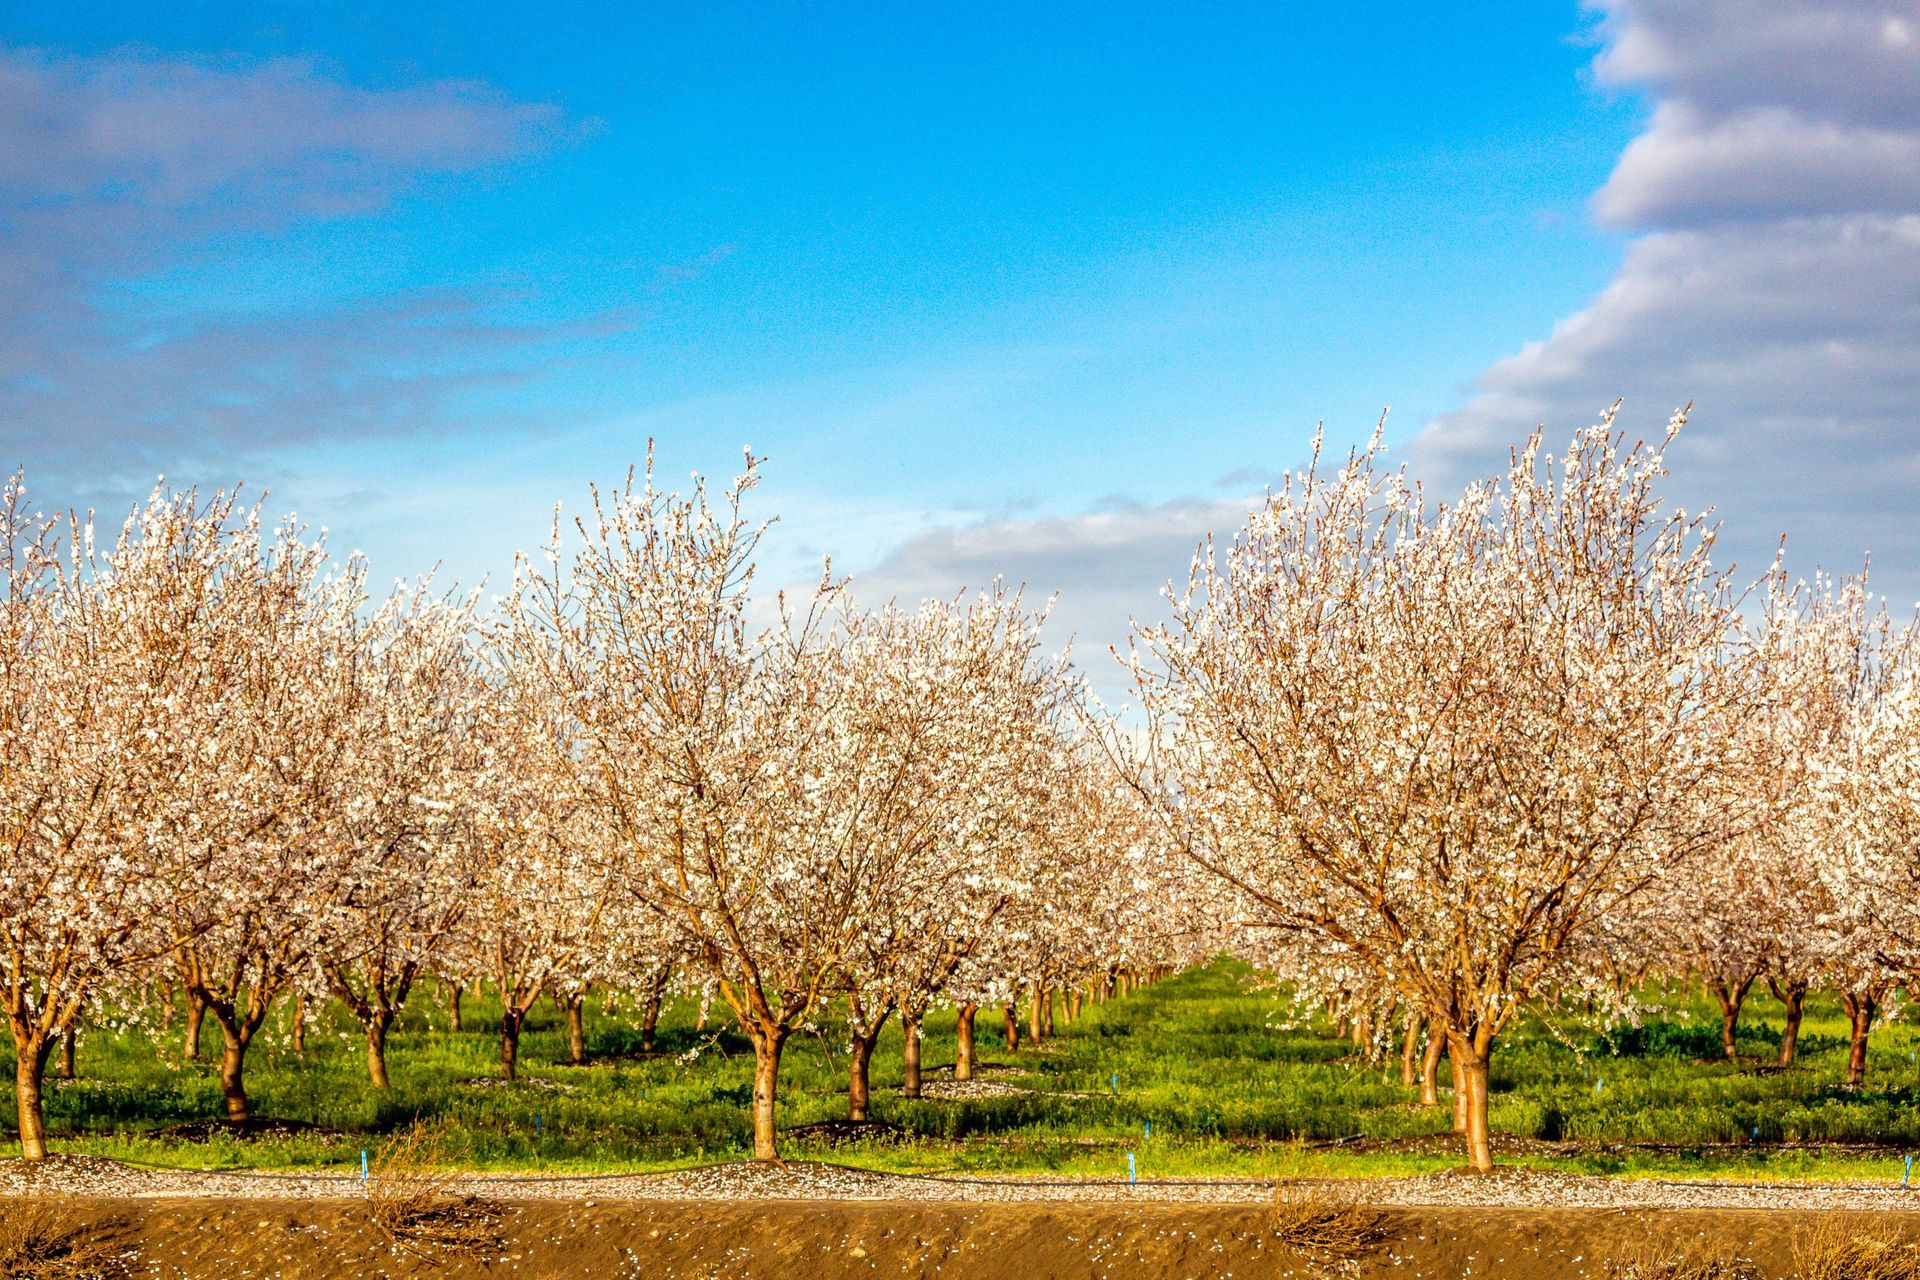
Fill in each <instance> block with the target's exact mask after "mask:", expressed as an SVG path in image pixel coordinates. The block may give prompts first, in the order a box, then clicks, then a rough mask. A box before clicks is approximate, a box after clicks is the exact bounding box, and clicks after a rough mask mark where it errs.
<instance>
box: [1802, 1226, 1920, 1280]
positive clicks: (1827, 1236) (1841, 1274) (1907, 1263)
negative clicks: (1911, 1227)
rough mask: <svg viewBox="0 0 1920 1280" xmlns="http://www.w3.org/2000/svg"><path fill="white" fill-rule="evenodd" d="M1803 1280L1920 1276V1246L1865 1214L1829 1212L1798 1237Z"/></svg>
mask: <svg viewBox="0 0 1920 1280" xmlns="http://www.w3.org/2000/svg"><path fill="white" fill-rule="evenodd" d="M1793 1267H1794V1270H1793V1274H1794V1276H1795V1277H1796V1278H1797V1280H1920V1245H1916V1244H1915V1243H1914V1242H1913V1241H1911V1240H1909V1239H1907V1238H1906V1237H1905V1236H1904V1235H1902V1234H1901V1233H1899V1232H1897V1231H1890V1230H1888V1229H1886V1228H1884V1227H1876V1226H1875V1225H1873V1219H1871V1218H1867V1217H1863V1216H1861V1215H1859V1214H1850V1213H1823V1214H1821V1215H1820V1216H1819V1217H1817V1218H1815V1219H1814V1221H1813V1225H1812V1226H1810V1227H1808V1228H1806V1229H1805V1230H1804V1231H1801V1232H1799V1233H1797V1234H1796V1235H1795V1236H1794V1239H1793Z"/></svg>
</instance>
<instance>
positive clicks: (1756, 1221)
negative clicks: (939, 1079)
mask: <svg viewBox="0 0 1920 1280" xmlns="http://www.w3.org/2000/svg"><path fill="white" fill-rule="evenodd" d="M1303 1185H1308V1186H1311V1187H1312V1188H1315V1189H1318V1190H1324V1189H1326V1188H1329V1187H1333V1186H1336V1185H1339V1186H1341V1187H1343V1188H1344V1190H1345V1192H1346V1193H1347V1194H1349V1195H1353V1196H1354V1197H1355V1198H1357V1199H1359V1200H1361V1201H1363V1202H1365V1203H1367V1204H1369V1205H1373V1206H1377V1207H1378V1208H1379V1210H1380V1211H1381V1213H1382V1214H1383V1215H1384V1217H1383V1219H1382V1223H1381V1225H1382V1226H1383V1228H1384V1236H1383V1238H1382V1239H1381V1240H1380V1241H1379V1242H1378V1243H1377V1244H1375V1245H1373V1246H1372V1247H1371V1248H1369V1249H1367V1250H1365V1251H1364V1252H1362V1253H1361V1254H1360V1255H1358V1256H1357V1257H1354V1258H1351V1259H1347V1260H1345V1261H1341V1260H1338V1259H1335V1258H1333V1257H1330V1256H1328V1255H1324V1254H1316V1253H1314V1252H1312V1251H1304V1252H1303V1251H1301V1250H1299V1249H1297V1248H1294V1247H1292V1246H1290V1245H1288V1244H1286V1243H1285V1242H1284V1241H1283V1240H1281V1239H1280V1238H1279V1236H1278V1234H1277V1230H1278V1228H1279V1226H1280V1225H1281V1223H1282V1221H1283V1219H1284V1214H1283V1213H1282V1211H1281V1210H1278V1209H1276V1207H1275V1203H1274V1194H1275V1193H1274V1189H1273V1188H1272V1187H1271V1186H1269V1185H1257V1184H1254V1183H1251V1182H1227V1181H1224V1180H1205V1181H1198V1180H1196V1181H1193V1182H1188V1183H1184V1184H1180V1185H1167V1184H1159V1183H1141V1184H1138V1185H1134V1186H1128V1185H1125V1184H1121V1185H1114V1184H1077V1183H1074V1182H1071V1181H1069V1180H1052V1181H1048V1182H1034V1181H1029V1180H1018V1179H1013V1180H1002V1179H980V1180H967V1181H959V1180H946V1179H914V1178H901V1177H898V1176H894V1175H885V1174H874V1173H871V1172H867V1171H859V1170H848V1169H844V1168H840V1167H837V1166H831V1165H818V1164H794V1165H791V1166H789V1167H787V1168H786V1169H784V1170H780V1169H772V1168H768V1167H765V1166H756V1165H750V1164H734V1165H724V1166H716V1167H713V1168H708V1169H702V1170H692V1171H685V1172H681V1173H677V1174H670V1175H664V1176H657V1177H651V1178H606V1179H594V1180H587V1179H581V1178H562V1179H553V1180H547V1181H540V1182H530V1181H526V1180H513V1179H509V1178H505V1177H499V1176H494V1177H486V1176H480V1177H475V1178H472V1179H470V1180H469V1182H468V1183H467V1185H466V1186H465V1187H464V1188H462V1190H463V1191H471V1192H477V1193H479V1194H481V1195H483V1196H485V1197H487V1198H488V1199H489V1200H491V1201H493V1202H494V1203H495V1205H496V1207H497V1209H498V1211H499V1214H500V1216H499V1218H498V1220H497V1222H496V1224H495V1227H494V1234H495V1243H494V1246H493V1247H491V1248H489V1249H488V1250H486V1252H485V1253H484V1254H481V1255H465V1256H441V1257H438V1258H435V1259H433V1260H431V1261H423V1260H420V1259H416V1258H412V1257H409V1256H407V1255H405V1254H400V1253H396V1252H395V1250H394V1248H393V1247H392V1246H391V1245H390V1244H389V1243H388V1242H387V1240H386V1239H385V1238H384V1237H383V1236H381V1235H380V1233H379V1232H378V1231H377V1230H376V1229H375V1227H374V1225H373V1223H372V1220H371V1218H370V1216H369V1213H368V1207H367V1203H366V1201H365V1200H364V1199H362V1198H361V1197H360V1195H359V1194H357V1193H358V1190H359V1188H358V1187H357V1186H355V1185H353V1184H352V1182H351V1181H350V1180H333V1179H327V1178H324V1177H311V1176H298V1177H291V1178H266V1177H261V1176H259V1175H246V1176H235V1175H219V1174H206V1173H197V1174H184V1173H174V1172H169V1173H154V1172H152V1171H144V1170H137V1169H130V1168H127V1167H125V1166H116V1165H114V1164H112V1163H111V1162H108V1161H103V1160H97V1159H89V1158H86V1157H76V1158H68V1159H64V1160H56V1161H54V1162H52V1163H51V1164H50V1165H48V1166H44V1167H41V1168H38V1169H29V1168H26V1167H23V1166H22V1165H21V1164H20V1163H19V1162H14V1161H9V1162H6V1163H5V1164H4V1165H0V1196H5V1197H7V1198H9V1199H12V1202H13V1203H12V1205H9V1204H7V1203H6V1201H5V1200H0V1214H9V1213H11V1212H13V1205H18V1204H20V1203H21V1200H20V1199H19V1197H23V1196H40V1197H46V1196H57V1198H56V1199H52V1200H47V1199H42V1203H53V1204H57V1205H58V1206H59V1210H60V1212H61V1214H62V1215H63V1221H64V1223H65V1224H66V1226H67V1227H68V1229H70V1230H73V1231H76V1232H79V1233H81V1234H83V1235H86V1236H89V1237H92V1238H94V1239H96V1240H103V1241H110V1242H111V1243H112V1245H113V1246H114V1247H115V1248H116V1249H117V1250H119V1251H121V1252H122V1255H123V1260H124V1266H123V1268H122V1269H120V1270H117V1271H106V1270H102V1271H98V1272H89V1273H87V1274H89V1275H93V1274H98V1275H100V1276H108V1275H118V1276H124V1277H126V1278H127V1280H134V1278H136V1277H137V1278H139V1280H216V1278H217V1280H350V1278H351V1280H363V1278H377V1277H386V1278H388V1280H404V1278H407V1277H415V1276H422V1277H424V1276H427V1275H435V1276H441V1277H446V1278H447V1280H468V1278H472V1280H478V1278H479V1277H513V1278H514V1280H603V1278H604V1280H656V1278H657V1280H678V1278H685V1280H696V1278H697V1280H709V1278H712V1280H721V1278H727V1280H732V1278H735V1277H738V1278H739V1280H754V1278H756V1277H768V1278H771V1277H781V1278H782V1280H811V1278H814V1277H842V1276H850V1277H864V1276H903V1277H933V1276H940V1277H953V1278H955V1280H965V1278H969V1277H980V1278H982V1280H988V1278H991V1280H1001V1278H1003V1277H1010V1276H1011V1277H1019V1278H1020V1280H1052V1278H1056V1277H1058V1278H1060V1280H1079V1278H1082V1277H1084V1278H1086V1280H1095V1278H1098V1280H1117V1278H1119V1277H1136V1278H1138V1280H1170V1278H1172V1277H1202V1276H1206V1277H1212V1276H1222V1277H1224V1276H1233V1277H1299V1278H1302V1280H1304V1278H1306V1277H1317V1276H1332V1275H1342V1276H1354V1277H1386V1276H1394V1277H1407V1278H1416V1280H1429V1278H1430V1280H1460V1278H1463V1277H1474V1276H1488V1277H1510V1278H1511V1280H1550V1278H1551V1280H1559V1278H1563V1277H1564V1278H1567V1280H1580V1278H1585V1277H1592V1278H1594V1280H1605V1277H1607V1276H1608V1275H1609V1271H1608V1263H1609V1262H1610V1261H1613V1260H1617V1259H1619V1258H1622V1257H1625V1256H1628V1255H1631V1254H1632V1253H1634V1252H1635V1251H1639V1250H1644V1249H1647V1248H1648V1247H1649V1246H1658V1245H1665V1246H1667V1247H1669V1248H1671V1249H1676V1250H1680V1251H1684V1252H1688V1253H1692V1254H1695V1255H1698V1254H1701V1253H1703V1252H1718V1253H1732V1254H1735V1255H1738V1256H1740V1257H1743V1258H1746V1259H1748V1260H1749V1261H1750V1262H1751V1263H1752V1264H1753V1266H1754V1268H1755V1274H1758V1275H1760V1276H1764V1277H1767V1278H1768V1280H1776V1278H1778V1280H1786V1278H1787V1277H1792V1276H1795V1275H1796V1274H1798V1270H1799V1269H1798V1267H1797V1266H1796V1264H1795V1261H1794V1258H1795V1251H1796V1243H1797V1242H1798V1241H1800V1240H1802V1239H1803V1238H1804V1237H1805V1236H1806V1235H1807V1234H1808V1233H1809V1232H1812V1231H1813V1230H1815V1229H1816V1228H1817V1227H1818V1226H1819V1225H1820V1224H1821V1223H1822V1222H1823V1221H1824V1222H1826V1223H1827V1224H1828V1225H1830V1226H1831V1225H1833V1223H1834V1222H1835V1220H1836V1219H1838V1220H1839V1221H1840V1222H1841V1223H1843V1224H1845V1225H1847V1226H1848V1227H1849V1228H1855V1227H1857V1228H1858V1229H1860V1230H1867V1231H1874V1232H1879V1233H1882V1234H1885V1233H1889V1232H1892V1233H1897V1234H1900V1235H1903V1236H1905V1237H1907V1238H1909V1239H1916V1240H1920V1191H1912V1192H1906V1191H1901V1190H1899V1189H1897V1188H1887V1187H1884V1186H1835V1185H1809V1184H1797V1185H1782V1184H1775V1185H1771V1186H1766V1185H1760V1184H1753V1183H1745V1184H1731V1183H1701V1182H1684V1181H1664V1182H1663V1181H1659V1180H1654V1179H1622V1178H1617V1177H1616V1178H1605V1177H1587V1176H1581V1175H1567V1174H1556V1173H1544V1172H1541V1171H1538V1170H1525V1169H1510V1170H1504V1171H1502V1172H1499V1173H1496V1174H1494V1175H1492V1176H1474V1175H1470V1174H1464V1173H1459V1172H1448V1173H1441V1174H1429V1175H1424V1176H1421V1177H1413V1178H1383V1179H1366V1180H1359V1181H1347V1182H1344V1183H1341V1184H1334V1183H1313V1184H1303ZM10 1274H37V1273H31V1272H14V1273H10Z"/></svg>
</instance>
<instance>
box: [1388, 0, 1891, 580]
mask: <svg viewBox="0 0 1920 1280" xmlns="http://www.w3.org/2000/svg"><path fill="white" fill-rule="evenodd" d="M1601 33H1602V35H1603V38H1604V40H1605V48H1604V49H1603V51H1602V52H1601V54H1600V55H1599V57H1598V58H1597V59H1596V61H1595V64H1594V70H1595V75H1596V77H1597V78H1598V79H1599V80H1600V81H1601V82H1602V83H1604V84H1609V85H1614V86H1620V87H1624V88H1632V89H1637V90H1641V91H1644V92H1645V93H1647V94H1649V95H1650V96H1651V97H1652V98H1653V100H1654V103H1655V105H1654V108H1653V111H1652V115H1651V118H1650V121H1649V123H1648V125H1647V128H1646V130H1645V132H1643V133H1642V134H1641V135H1640V136H1639V137H1638V138H1636V139H1635V140H1634V141H1633V142H1632V144H1631V145H1630V146H1629V147H1628V148H1627V150H1626V152H1625V153H1624V154H1623V155H1622V156H1621V158H1620V160H1619V163H1618V164H1617V165H1616V167H1615V168H1614V171H1613V173H1612V175H1611V176H1610V177H1609V178H1608V180H1607V182H1606V184H1605V185H1604V186H1603V187H1602V188H1601V190H1600V191H1599V192H1598V193H1597V194H1596V196H1595V197H1594V211H1595V214H1596V216H1597V217H1598V218H1599V219H1600V220H1601V221H1602V222H1603V223H1604V224H1607V225H1610V226H1613V227H1616V228H1619V229H1622V230H1626V231H1630V232H1633V233H1636V234H1637V236H1638V238H1637V239H1635V240H1634V241H1633V242H1632V243H1631V244H1630V245H1629V247H1628V250H1627V253H1626V257H1625V260H1624V262H1623V263H1622V265H1621V267H1620V269H1619V271H1618V273H1617V274H1616V276H1615V278H1614V279H1613V281H1612V282H1611V283H1610V284H1609V285H1608V286H1607V287H1606V289H1605V290H1604V291H1602V293H1601V294H1600V295H1599V296H1598V297H1596V298H1595V299H1594V300H1593V302H1592V303H1591V304H1590V305H1588V306H1587V307H1586V308H1585V309H1583V310H1582V311H1580V312H1579V313H1577V314H1575V315H1572V316H1569V317H1567V318H1566V319H1565V320H1563V321H1561V322H1560V323H1559V324H1557V325H1556V326H1555V327H1554V329H1553V331H1552V333H1551V334H1549V335H1548V336H1547V337H1545V338H1543V339H1541V340H1540V341H1538V342H1535V343H1532V344H1530V345H1528V346H1527V347H1525V348H1523V349H1522V350H1521V351H1519V352H1518V353H1516V354H1515V355H1513V356H1511V357H1510V358H1508V359H1505V360H1503V361H1501V362H1500V363H1498V364H1496V365H1495V366H1493V367H1492V368H1491V369H1489V370H1488V371H1487V372H1486V373H1485V374H1483V375H1482V376H1481V377H1480V378H1479V380H1478V381H1477V383H1476V384H1475V394H1474V395H1473V397H1472V398H1471V400H1470V401H1469V402H1468V403H1467V404H1466V405H1465V406H1464V407H1463V408H1462V409H1461V410H1460V411H1458V412H1457V413H1453V414H1450V415H1447V416H1445V417H1442V418H1440V419H1439V420H1437V421H1435V422H1434V423H1432V424H1430V425H1429V426H1428V427H1427V428H1426V429H1425V430H1424V431H1423V432H1422V433H1421V434H1420V436H1419V437H1418V438H1417V440H1416V441H1415V442H1414V443H1413V445H1412V449H1411V454H1412V457H1413V460H1414V463H1415V466H1416V468H1417V469H1419V470H1421V471H1422V472H1423V473H1425V474H1426V475H1427V476H1428V477H1429V478H1430V479H1435V480H1439V481H1441V482H1442V483H1443V484H1445V483H1452V482H1454V481H1456V480H1458V479H1460V478H1462V477H1465V476H1468V475H1475V474H1480V473H1482V472H1484V471H1486V470H1487V469H1488V468H1489V467H1490V466H1493V465H1497V462H1498V460H1499V459H1500V458H1502V457H1504V456H1505V453H1506V451H1507V449H1508V447H1509V446H1510V445H1511V444H1512V443H1513V442H1515V441H1516V440H1517V439H1518V438H1520V437H1521V436H1523V435H1524V434H1525V432H1526V431H1527V430H1529V429H1530V428H1532V427H1533V426H1534V425H1536V424H1542V423H1544V424H1545V425H1546V426H1547V428H1548V430H1549V432H1550V433H1551V434H1563V433H1565V432H1567V431H1569V430H1571V429H1572V428H1573V427H1575V426H1578V425H1579V424H1581V423H1584V422H1587V421H1591V420H1592V419H1593V417H1594V416H1595V414H1596V412H1597V411H1598V410H1599V409H1600V408H1601V407H1603V406H1604V405H1605V404H1606V403H1608V402H1609V401H1611V400H1612V399H1613V398H1614V397H1615V396H1623V397H1625V398H1626V401H1627V415H1626V420H1627V421H1631V422H1633V423H1635V424H1639V425H1643V426H1644V428H1645V429H1646V430H1647V431H1649V432H1651V431H1654V430H1657V428H1658V425H1659V422H1660V420H1661V419H1663V418H1664V417H1665V415H1666V414H1667V413H1668V412H1669V410H1670V409H1671V408H1673V407H1674V406H1677V405H1679V404H1682V403H1685V402H1687V401H1689V400H1690V401H1692V402H1693V403H1694V406H1695V408H1694V413H1693V420H1692V425H1691V426H1690V427H1689V428H1688V430H1687V432H1686V434H1685V435H1683V437H1682V440H1681V444H1680V446H1679V447H1678V448H1677V449H1676V451H1675V453H1674V455H1673V465H1674V470H1675V479H1674V482H1673V485H1672V489H1671V492H1672V494H1673V496H1674V498H1675V500H1676V501H1679V502H1682V503H1684V504H1686V505H1688V506H1690V507H1692V508H1696V509H1697V508H1699V507H1701V506H1703V505H1705V504H1707V503H1713V504H1715V505H1716V506H1717V507H1718V509H1719V510H1720V512H1721V514H1722V515H1723V516H1724V518H1725V520H1726V536H1725V538H1724V540H1723V546H1724V547H1726V548H1727V549H1728V550H1729V552H1730V553H1731V554H1732V556H1733V557H1735V558H1737V559H1738V561H1739V562H1740V563H1741V564H1742V565H1743V566H1746V567H1749V568H1753V569H1758V568H1759V567H1762V566H1764V565H1765V563H1766V562H1767V561H1768V559H1769V558H1770V556H1771V554H1772V551H1773V547H1774V544H1775V542H1776V540H1777V539H1778V538H1779V537H1780V535H1781V534H1783V533H1784V534H1786V535H1787V536H1788V546H1789V557H1790V562H1791V563H1792V565H1793V566H1794V567H1795V569H1796V570H1797V571H1799V572H1803V573H1805V572H1810V571H1811V570H1812V569H1813V568H1814V567H1815V566H1816V565H1817V566H1819V567H1823V568H1826V569H1829V570H1834V571H1839V572H1847V571H1852V570H1857V569H1858V568H1859V567H1860V565H1861V563H1862V560H1863V557H1864V556H1866V555H1867V554H1868V553H1869V552H1871V554H1872V557H1873V565H1874V578H1875V580H1876V583H1877V585H1878V586H1879V587H1880V588H1881V589H1883V590H1885V591H1887V592H1889V593H1890V594H1891V595H1892V597H1893V600H1894V603H1895V604H1896V605H1898V606H1900V607H1903V608H1904V607H1907V606H1910V605H1911V604H1912V603H1913V601H1914V599H1915V597H1916V595H1920V527H1916V522H1915V520H1914V519H1913V512H1914V509H1915V508H1916V506H1920V4H1915V3H1911V2H1900V0H1840V2H1826V3H1812V2H1810V0H1612V2H1611V3H1608V4H1607V5H1606V6H1605V8H1604V10H1603V14H1602V24H1601Z"/></svg>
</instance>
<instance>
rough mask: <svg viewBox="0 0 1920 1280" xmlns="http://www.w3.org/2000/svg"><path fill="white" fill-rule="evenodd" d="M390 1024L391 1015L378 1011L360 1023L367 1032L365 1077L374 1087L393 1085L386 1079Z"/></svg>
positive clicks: (386, 1087) (380, 1087) (391, 1023)
mask: <svg viewBox="0 0 1920 1280" xmlns="http://www.w3.org/2000/svg"><path fill="white" fill-rule="evenodd" d="M392 1025H393V1015H392V1014H390V1013H383V1012H379V1011H375V1013H374V1014H373V1016H372V1017H370V1018H368V1019H367V1020H366V1021H365V1022H363V1023H361V1024H360V1026H361V1030H363V1031H365V1032H366V1033H367V1079H368V1080H370V1081H372V1082H373V1087H374V1088H376V1089H390V1088H392V1087H393V1084H392V1082H391V1081H390V1080H388V1079H387V1030H388V1029H389V1028H390V1027H391V1026H392Z"/></svg>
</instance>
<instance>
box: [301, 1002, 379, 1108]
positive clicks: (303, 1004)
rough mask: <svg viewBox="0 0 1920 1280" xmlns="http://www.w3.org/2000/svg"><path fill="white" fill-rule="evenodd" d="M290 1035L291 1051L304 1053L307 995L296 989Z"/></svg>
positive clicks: (305, 1045) (305, 1044) (305, 1047)
mask: <svg viewBox="0 0 1920 1280" xmlns="http://www.w3.org/2000/svg"><path fill="white" fill-rule="evenodd" d="M292 1035H293V1051H294V1052H295V1053H305V1052H306V1051H307V997H306V994H305V993H304V992H299V991H296V992H294V995H293V1032H292ZM382 1087H383V1088H384V1087H385V1086H382Z"/></svg>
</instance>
